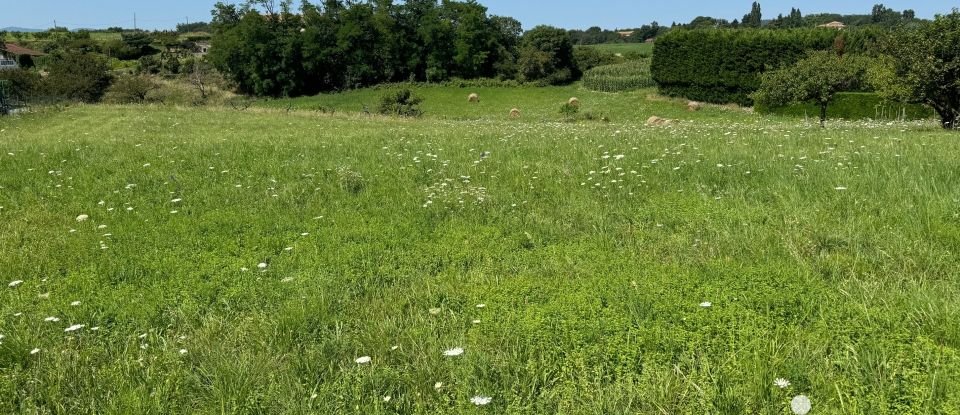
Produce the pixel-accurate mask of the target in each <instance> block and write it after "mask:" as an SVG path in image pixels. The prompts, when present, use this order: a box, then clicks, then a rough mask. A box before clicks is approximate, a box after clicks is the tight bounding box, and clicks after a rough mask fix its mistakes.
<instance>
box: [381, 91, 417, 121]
mask: <svg viewBox="0 0 960 415" xmlns="http://www.w3.org/2000/svg"><path fill="white" fill-rule="evenodd" d="M421 102H423V99H422V98H420V97H417V96H415V95H413V93H412V92H410V90H409V89H402V90H400V91H397V92H395V93H388V94H386V95H384V96H382V97H380V106H379V107H378V110H377V111H378V112H379V113H380V114H383V115H394V116H400V117H419V116H421V115H423V111H421V110H420V103H421Z"/></svg>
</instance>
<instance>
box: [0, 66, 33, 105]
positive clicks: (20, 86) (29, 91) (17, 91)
mask: <svg viewBox="0 0 960 415" xmlns="http://www.w3.org/2000/svg"><path fill="white" fill-rule="evenodd" d="M0 80H3V81H9V83H8V84H7V87H6V88H5V91H6V94H7V97H9V98H12V99H15V100H17V101H29V100H30V99H31V98H32V97H34V96H36V95H37V94H38V93H39V90H40V83H41V78H40V74H39V73H37V72H36V71H31V70H28V69H22V68H20V69H13V70H5V71H0Z"/></svg>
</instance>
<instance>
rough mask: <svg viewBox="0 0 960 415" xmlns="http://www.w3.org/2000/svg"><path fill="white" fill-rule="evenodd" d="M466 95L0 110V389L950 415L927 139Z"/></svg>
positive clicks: (152, 407)
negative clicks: (403, 107)
mask: <svg viewBox="0 0 960 415" xmlns="http://www.w3.org/2000/svg"><path fill="white" fill-rule="evenodd" d="M463 92H464V91H462V90H460V89H452V90H446V91H445V90H442V89H434V90H430V91H426V92H425V95H427V96H426V101H425V103H424V107H425V108H426V112H427V116H426V117H425V118H423V119H419V120H406V119H388V118H382V117H375V116H364V115H360V114H357V112H358V111H359V109H356V108H354V107H356V104H357V103H359V102H362V101H363V98H362V97H363V96H366V95H370V96H377V95H378V92H374V91H362V92H359V93H355V94H341V95H339V96H327V97H320V98H314V99H312V101H311V100H307V99H303V100H297V101H294V102H295V103H297V105H303V106H304V107H303V108H309V106H312V105H317V104H318V103H323V105H331V106H335V105H341V106H342V107H343V108H348V107H349V108H353V109H352V110H349V111H348V110H347V109H344V110H342V111H339V112H337V113H335V114H334V115H321V114H317V113H316V112H314V111H298V110H291V111H286V110H283V109H248V110H246V111H237V110H234V109H229V108H227V109H216V108H207V109H186V108H171V107H138V106H78V107H73V108H70V109H67V110H65V111H62V112H56V113H53V112H51V113H39V114H32V115H24V116H20V117H6V118H2V119H0V206H2V208H0V253H2V255H0V335H2V338H0V413H10V414H15V413H25V414H33V413H44V414H45V413H57V414H61V413H62V414H85V413H103V414H197V413H204V414H205V413H249V414H262V413H291V414H340V413H357V414H374V413H385V414H392V413H431V414H439V413H443V414H471V413H475V414H487V413H489V414H500V413H517V414H542V413H544V414H545V413H551V414H552V413H564V414H586V413H596V414H600V413H637V414H651V413H663V414H682V413H694V414H703V413H714V414H733V413H737V414H740V413H757V414H785V413H791V410H790V402H791V400H792V399H793V398H794V397H795V396H798V395H805V396H808V397H809V399H810V401H811V402H812V407H813V411H812V412H811V413H814V414H885V413H889V414H902V413H916V414H951V413H952V414H955V413H957V410H958V409H957V408H960V354H958V348H960V324H958V321H960V303H958V301H957V298H960V282H958V279H957V275H958V274H960V259H958V257H957V252H960V186H958V183H960V140H958V136H957V135H956V134H955V133H947V132H942V131H939V130H938V129H937V128H936V126H935V125H934V123H924V122H916V123H882V124H881V123H873V122H834V123H831V124H829V125H828V128H827V129H823V130H821V129H819V128H816V127H815V126H814V125H813V124H808V123H804V122H802V121H798V120H792V119H781V118H764V117H759V116H756V115H752V114H748V113H743V112H737V111H731V110H724V109H719V108H708V109H706V110H704V111H701V112H699V113H688V112H685V111H684V107H685V106H684V105H683V104H682V103H673V102H669V101H655V100H648V99H646V95H645V94H644V93H643V92H637V93H630V94H623V95H612V94H599V93H588V92H584V91H579V90H575V89H574V88H568V89H563V88H556V89H551V88H545V89H529V90H527V89H521V90H512V92H511V90H509V89H503V90H498V91H492V92H491V91H481V92H480V95H481V102H480V104H479V105H481V106H482V105H489V106H490V107H489V108H490V109H489V113H490V114H492V115H485V114H483V113H480V112H477V113H473V112H472V111H480V110H479V109H478V108H477V107H476V106H474V107H470V106H469V105H470V104H468V103H467V102H466V96H467V94H468V93H469V92H466V93H463ZM648 92H649V91H648ZM511 93H512V94H515V95H521V97H520V98H514V97H513V96H511V95H510V94H511ZM573 94H576V95H577V96H578V97H579V98H580V99H581V101H582V103H583V107H584V110H585V111H586V110H594V111H599V110H600V109H605V110H607V111H608V112H609V114H610V117H611V120H612V121H611V122H610V123H602V122H582V123H564V122H558V120H559V119H560V117H559V115H558V114H557V113H556V111H557V108H558V107H559V105H560V104H562V103H563V102H565V99H566V98H569V96H571V95H573ZM444 96H449V97H450V98H448V99H449V101H444V99H445V98H442V97H444ZM454 97H459V99H457V100H456V102H455V101H454V100H453V98H454ZM498 97H499V98H498ZM337 100H340V101H337ZM509 100H519V102H521V103H520V104H517V105H523V106H524V107H525V108H524V109H525V113H524V116H523V117H522V118H520V119H515V120H511V119H508V118H507V112H506V111H507V110H509V107H511V106H514V104H511V103H510V102H508V101H509ZM514 102H517V101H514ZM274 104H276V106H277V107H278V108H284V106H285V105H287V104H285V103H283V102H282V101H277V102H274ZM524 104H526V105H524ZM501 107H505V108H506V109H503V108H501ZM654 114H656V115H660V116H665V117H668V118H673V119H676V120H677V122H675V123H674V124H672V125H671V126H668V127H646V126H644V125H643V124H642V120H645V119H646V118H647V117H648V116H650V115H654ZM81 215H85V216H81ZM8 284H9V285H8ZM79 325H82V327H78V326H79ZM68 329H72V330H69V331H67V330H68Z"/></svg>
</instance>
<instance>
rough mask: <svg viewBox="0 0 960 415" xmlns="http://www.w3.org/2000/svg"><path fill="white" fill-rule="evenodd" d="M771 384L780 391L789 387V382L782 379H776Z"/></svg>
mask: <svg viewBox="0 0 960 415" xmlns="http://www.w3.org/2000/svg"><path fill="white" fill-rule="evenodd" d="M773 384H774V386H776V387H778V388H780V389H786V388H789V387H790V381H789V380H786V379H784V378H776V379H775V380H774V381H773Z"/></svg>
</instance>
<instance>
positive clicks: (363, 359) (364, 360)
mask: <svg viewBox="0 0 960 415" xmlns="http://www.w3.org/2000/svg"><path fill="white" fill-rule="evenodd" d="M371 360H373V359H371V358H370V356H361V357H358V358H357V360H355V362H357V364H360V365H362V364H367V363H370V361H371Z"/></svg>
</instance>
